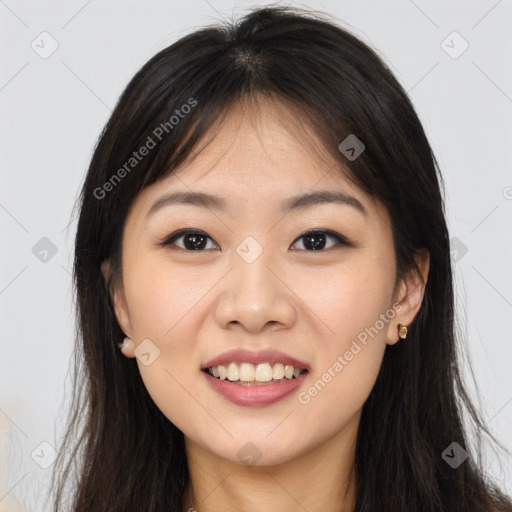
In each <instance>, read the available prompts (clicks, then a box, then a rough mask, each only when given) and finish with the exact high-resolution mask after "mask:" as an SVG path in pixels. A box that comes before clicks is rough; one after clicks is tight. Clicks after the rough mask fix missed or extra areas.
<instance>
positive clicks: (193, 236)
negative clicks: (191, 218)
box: [158, 229, 211, 251]
mask: <svg viewBox="0 0 512 512" xmlns="http://www.w3.org/2000/svg"><path fill="white" fill-rule="evenodd" d="M181 238H183V240H184V247H179V248H180V249H183V250H187V251H201V250H204V249H205V245H206V239H210V240H211V238H210V237H209V236H208V235H207V234H206V233H205V232H204V231H199V230H196V229H187V230H185V229H182V230H180V231H178V232H176V233H174V234H172V235H170V236H169V237H167V238H166V239H165V240H164V241H163V242H161V243H160V244H158V245H161V246H164V247H165V246H168V245H172V244H174V243H175V241H176V240H179V239H181Z"/></svg>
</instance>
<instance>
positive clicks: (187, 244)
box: [158, 229, 351, 252]
mask: <svg viewBox="0 0 512 512" xmlns="http://www.w3.org/2000/svg"><path fill="white" fill-rule="evenodd" d="M180 239H183V245H181V246H180V245H178V248H179V249H183V250H186V251H189V252H191V251H203V250H205V249H207V247H206V246H207V244H208V240H212V238H211V237H209V236H208V235H207V234H206V233H205V232H204V231H200V230H196V229H187V230H185V229H182V230H180V231H177V232H176V233H173V234H172V235H170V236H169V237H167V238H166V239H165V240H164V241H163V242H161V243H159V244H158V245H160V246H164V247H165V246H169V245H173V244H176V242H177V241H178V240H180ZM328 239H331V240H334V243H333V244H331V245H330V246H329V247H326V240H328ZM298 240H304V241H303V243H302V245H303V247H305V249H300V250H306V251H307V252H312V251H322V250H324V249H326V248H327V249H331V248H333V247H335V246H336V245H342V246H351V243H350V242H349V241H348V240H347V239H346V238H345V237H344V236H343V235H340V234H339V233H336V232H334V231H330V230H325V229H316V230H311V231H308V232H306V233H304V234H303V235H301V236H300V237H299V238H297V241H298ZM212 241H213V240H212ZM297 241H296V242H294V244H293V245H295V244H296V243H297ZM215 245H216V244H215ZM292 247H293V246H292ZM217 248H218V246H217ZM210 249H211V248H210ZM213 249H215V247H213ZM293 250H296V249H293Z"/></svg>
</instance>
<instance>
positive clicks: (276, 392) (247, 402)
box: [201, 371, 309, 407]
mask: <svg viewBox="0 0 512 512" xmlns="http://www.w3.org/2000/svg"><path fill="white" fill-rule="evenodd" d="M201 373H202V374H203V375H204V376H205V378H206V380H207V382H208V384H210V386H211V387H212V388H213V389H214V390H215V391H216V392H217V393H218V394H219V395H220V396H222V397H223V398H225V399H226V400H229V401H230V402H232V403H234V404H236V405H242V406H248V407H261V406H264V405H271V404H274V403H276V402H279V400H283V399H284V398H286V397H287V396H288V395H290V394H291V393H293V392H294V391H295V390H296V389H297V388H299V387H300V386H301V385H302V383H303V382H304V380H305V379H306V377H307V376H308V375H309V372H305V373H303V374H302V375H299V377H297V378H296V379H291V380H284V381H282V382H277V383H276V384H268V385H263V386H258V385H252V386H251V385H249V386H244V385H241V384H233V383H232V382H231V381H229V380H220V379H216V378H215V377H213V376H211V375H210V374H209V373H207V372H206V371H201Z"/></svg>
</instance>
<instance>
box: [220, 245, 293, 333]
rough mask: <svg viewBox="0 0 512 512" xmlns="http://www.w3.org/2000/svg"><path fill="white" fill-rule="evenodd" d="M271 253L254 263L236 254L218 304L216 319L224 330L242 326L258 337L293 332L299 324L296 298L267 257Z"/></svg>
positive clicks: (264, 254)
mask: <svg viewBox="0 0 512 512" xmlns="http://www.w3.org/2000/svg"><path fill="white" fill-rule="evenodd" d="M269 252H270V251H263V253H262V254H261V255H260V256H259V257H258V258H256V260H254V261H252V262H248V261H246V260H245V259H244V258H243V257H241V256H239V254H234V256H233V258H232V269H231V271H230V272H229V273H228V274H227V275H226V277H225V278H224V279H223V280H222V282H221V283H222V284H221V287H220V298H219V300H218V301H217V303H216V310H215V317H216V321H217V322H218V324H219V325H220V326H221V327H222V328H224V329H230V328H231V327H232V326H233V325H239V326H240V328H241V329H245V330H246V331H248V332H251V333H259V332H261V331H263V330H266V329H270V330H280V329H285V328H290V327H291V326H292V325H293V324H294V322H295V321H296V317H297V311H298V307H297V303H296V300H295V295H294V293H293V291H292V290H291V289H290V287H289V286H290V285H289V283H287V282H286V278H285V276H284V275H282V274H283V273H282V272H279V270H278V267H277V266H276V265H275V264H273V263H272V261H271V259H270V257H269V255H267V253H269ZM274 263H275V262H274ZM274 267H275V268H274Z"/></svg>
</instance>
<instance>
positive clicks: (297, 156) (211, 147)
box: [134, 101, 380, 216]
mask: <svg viewBox="0 0 512 512" xmlns="http://www.w3.org/2000/svg"><path fill="white" fill-rule="evenodd" d="M347 175H348V171H347V170H346V169H344V168H343V166H342V165H341V164H340V163H339V162H337V161H335V160H334V159H333V158H332V156H330V155H329V154H328V153H327V151H326V150H325V148H324V147H323V145H322V142H321V141H320V140H319V139H318V137H317V135H316V134H315V133H314V132H313V131H312V129H311V128H310V127H309V126H308V125H307V124H306V123H304V122H303V121H302V120H301V119H299V118H298V117H297V114H296V113H295V112H293V111H291V110H290V109H289V108H288V107H287V106H285V105H282V104H279V103H275V102H274V103H271V102H265V101H258V102H257V103H247V104H236V105H235V106H233V107H232V108H231V109H230V110H229V111H228V112H227V114H226V116H225V117H224V118H223V119H222V120H221V122H220V123H219V124H216V125H215V126H213V127H212V128H210V130H209V131H208V132H207V133H206V135H205V137H204V141H203V142H202V143H200V144H199V145H198V149H196V151H194V152H193V155H191V157H190V158H189V159H187V161H185V162H184V163H183V164H182V165H181V166H180V167H179V168H178V169H176V170H174V171H173V172H172V173H171V174H169V175H168V176H167V177H165V178H163V179H162V180H160V181H158V182H157V183H154V184H152V185H151V186H150V187H148V188H146V189H145V190H143V192H142V193H141V194H140V196H139V198H138V200H137V201H136V203H137V204H136V205H135V206H136V208H134V209H136V210H137V211H138V213H139V214H143V215H144V216H145V215H146V214H147V213H148V212H149V210H150V209H151V208H152V206H153V205H154V203H155V201H156V200H158V198H159V197H161V196H162V194H165V193H166V192H170V191H180V192H204V193H209V194H213V195H215V196H219V197H223V198H225V199H226V201H227V202H228V203H230V204H231V205H233V204H234V205H236V206H237V208H238V207H241V208H242V207H244V205H245V207H246V208H247V207H251V206H252V205H254V204H261V203H266V204H268V205H269V206H271V205H272V204H275V205H276V207H277V205H278V204H279V205H282V204H283V201H284V200H285V199H288V198H290V197H292V196H297V195H298V194H299V193H305V192H314V191H316V190H332V191H341V192H343V193H344V194H346V195H347V196H351V197H354V198H355V199H356V200H357V201H359V202H360V203H361V204H363V205H364V207H365V209H366V210H367V211H368V213H370V214H371V213H374V214H375V213H380V212H379V211H378V210H379V205H378V202H377V203H376V202H375V201H374V200H373V199H372V198H371V197H370V196H368V195H367V194H366V193H365V192H364V191H363V190H361V189H360V188H359V187H357V186H356V185H355V184H354V183H352V182H351V180H350V179H349V178H348V177H347Z"/></svg>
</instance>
